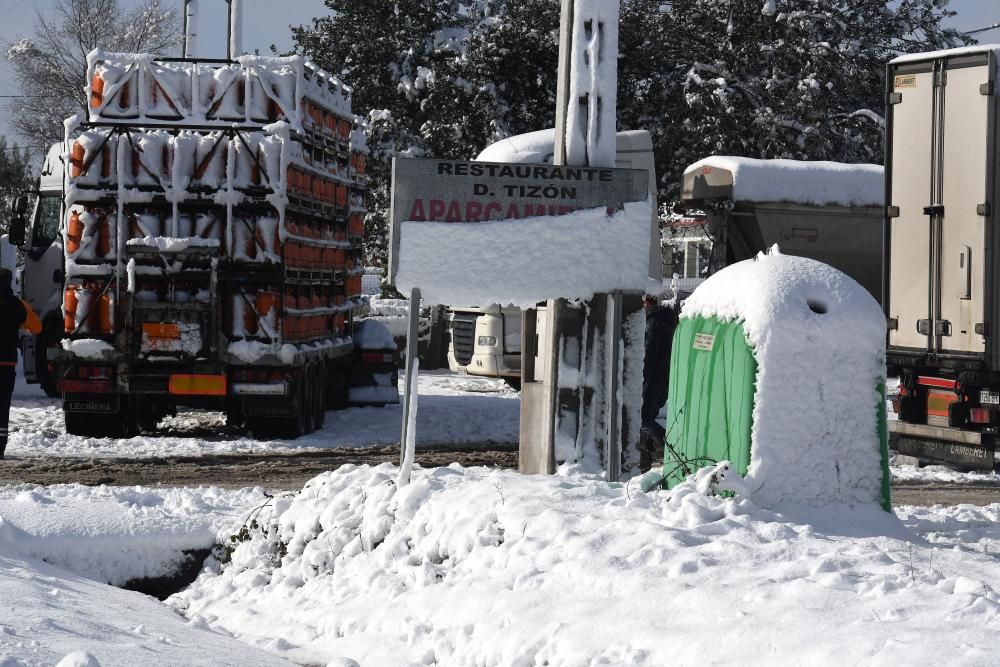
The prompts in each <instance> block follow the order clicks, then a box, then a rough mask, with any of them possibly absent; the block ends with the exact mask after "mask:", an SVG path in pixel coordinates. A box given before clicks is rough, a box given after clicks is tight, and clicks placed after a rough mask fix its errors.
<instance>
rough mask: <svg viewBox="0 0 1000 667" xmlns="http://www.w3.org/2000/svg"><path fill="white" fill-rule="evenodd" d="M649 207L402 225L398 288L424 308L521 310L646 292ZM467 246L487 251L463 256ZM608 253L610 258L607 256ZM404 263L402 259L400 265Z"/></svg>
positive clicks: (633, 205)
mask: <svg viewBox="0 0 1000 667" xmlns="http://www.w3.org/2000/svg"><path fill="white" fill-rule="evenodd" d="M650 207H651V203H650V202H649V201H648V200H647V201H644V202H635V203H626V204H625V207H624V209H623V210H621V211H618V212H616V213H614V214H613V215H611V216H609V215H608V214H607V212H606V211H605V210H604V209H588V210H583V211H575V212H573V213H570V214H567V215H560V216H540V217H532V218H522V219H519V220H498V221H491V222H479V223H465V224H456V223H447V222H403V223H402V225H401V226H400V250H399V257H400V264H399V271H398V274H397V276H396V287H397V288H398V289H399V290H400V291H401V292H403V293H404V294H408V293H409V292H410V290H411V289H412V288H414V287H419V288H421V297H422V298H423V299H424V301H425V302H426V303H429V304H435V303H436V304H446V305H448V304H450V305H462V306H471V305H478V306H488V305H490V304H494V303H497V302H498V301H502V302H503V303H504V304H505V305H506V304H512V305H515V306H521V307H524V308H528V307H532V306H534V304H536V303H538V302H539V301H544V300H546V299H549V298H554V297H556V296H560V297H564V298H580V299H588V298H590V297H592V296H593V295H594V293H596V292H607V291H611V290H616V289H623V290H640V291H641V290H644V289H645V288H646V284H647V280H648V277H647V273H648V269H649V220H650V216H651V215H652V212H651V208H650ZM469 248H480V249H486V248H488V249H489V252H466V249H469ZM612 249H613V252H612ZM404 258H405V261H403V259H404Z"/></svg>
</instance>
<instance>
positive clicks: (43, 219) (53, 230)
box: [31, 195, 62, 248]
mask: <svg viewBox="0 0 1000 667" xmlns="http://www.w3.org/2000/svg"><path fill="white" fill-rule="evenodd" d="M61 207H62V197H59V196H58V195H56V196H51V195H50V196H46V195H42V196H40V197H39V198H38V209H37V216H36V218H35V224H34V226H33V228H32V232H31V246H32V247H33V248H48V247H49V246H50V245H52V242H53V241H55V240H56V235H57V234H58V233H59V211H60V208H61Z"/></svg>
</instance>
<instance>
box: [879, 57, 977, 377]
mask: <svg viewBox="0 0 1000 667" xmlns="http://www.w3.org/2000/svg"><path fill="white" fill-rule="evenodd" d="M994 70H995V65H994V56H993V53H992V52H983V53H978V54H972V55H963V56H952V57H942V58H937V59H934V60H929V61H926V62H917V63H904V64H899V65H895V66H892V67H890V70H889V81H888V83H889V89H890V100H889V102H890V105H889V129H890V139H889V145H888V152H889V160H890V162H889V165H888V169H887V172H886V176H887V187H888V189H889V192H888V200H887V204H889V206H890V208H889V210H890V215H889V218H888V234H889V243H888V248H887V253H888V299H887V303H886V304H885V305H886V308H887V315H888V317H889V318H890V331H889V345H890V347H892V348H895V349H897V350H905V351H909V352H923V353H929V354H931V355H935V356H940V357H943V358H967V359H975V358H982V357H983V356H984V353H985V351H986V344H985V341H986V338H985V332H986V322H987V321H988V320H989V319H990V318H989V314H988V313H987V309H986V304H987V299H988V295H987V294H986V290H987V287H988V284H987V281H986V275H987V270H988V269H989V268H990V267H989V266H988V264H990V261H989V258H988V256H987V250H988V243H987V234H988V233H990V232H991V230H990V229H989V227H988V222H989V219H988V213H989V201H990V198H991V193H992V191H993V185H992V180H993V170H992V168H991V166H990V164H989V156H990V155H991V154H992V150H991V148H990V146H992V143H993V123H992V118H993V116H994V104H993V100H994V97H993V96H992V94H991V93H992V90H993V78H994V76H993V73H994ZM990 287H992V286H990Z"/></svg>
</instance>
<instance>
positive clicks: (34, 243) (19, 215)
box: [10, 143, 65, 396]
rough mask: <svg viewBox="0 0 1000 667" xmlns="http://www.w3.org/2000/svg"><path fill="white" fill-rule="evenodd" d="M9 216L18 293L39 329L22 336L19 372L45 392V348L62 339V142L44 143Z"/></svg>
mask: <svg viewBox="0 0 1000 667" xmlns="http://www.w3.org/2000/svg"><path fill="white" fill-rule="evenodd" d="M13 208H14V210H13V211H12V215H11V230H10V241H11V243H13V244H14V245H16V246H19V247H20V248H21V250H22V251H23V259H24V265H23V267H22V268H21V272H20V284H21V296H22V297H23V298H24V299H25V300H26V301H27V302H28V303H29V304H30V305H31V307H32V309H33V310H34V311H35V313H36V314H37V315H38V317H39V319H40V320H41V321H42V332H41V333H40V334H38V335H37V336H31V335H25V336H24V337H23V338H22V347H21V351H22V355H23V362H24V376H25V379H26V380H27V381H28V382H32V383H40V384H41V385H42V388H43V389H44V390H45V392H46V393H47V394H49V395H50V396H54V395H55V384H54V382H53V379H52V376H51V373H50V371H49V368H48V360H47V349H48V348H49V347H50V346H52V345H57V344H58V342H59V340H60V339H61V338H62V330H63V318H62V284H63V272H64V270H65V266H64V260H63V239H62V233H61V232H62V220H63V145H62V144H61V143H58V144H54V145H53V146H52V147H51V148H49V151H48V153H47V154H46V156H45V162H44V163H43V164H42V171H41V173H40V175H39V178H38V188H37V190H36V191H35V192H34V193H32V194H31V196H24V197H18V198H17V200H16V201H15V203H14V207H13Z"/></svg>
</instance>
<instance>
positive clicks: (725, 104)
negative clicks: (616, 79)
mask: <svg viewBox="0 0 1000 667" xmlns="http://www.w3.org/2000/svg"><path fill="white" fill-rule="evenodd" d="M627 4H628V3H627ZM635 4H640V5H645V6H646V8H647V11H648V12H649V14H650V15H652V14H653V13H654V12H653V7H654V6H657V5H659V7H658V12H657V13H658V15H659V20H658V21H657V22H656V24H657V25H654V26H652V27H651V29H650V31H651V32H652V31H654V30H655V31H656V34H658V35H661V36H662V37H663V39H664V40H666V41H664V43H663V44H662V48H663V49H664V50H665V52H666V53H667V54H668V56H667V57H666V58H665V59H664V62H663V64H662V67H663V70H662V71H663V72H664V74H665V75H666V76H668V77H670V79H671V80H672V82H673V84H674V89H673V94H672V95H668V99H667V100H665V101H666V104H665V105H664V107H663V111H664V119H665V123H664V124H663V126H662V127H661V132H660V142H661V143H660V154H659V156H658V157H659V158H660V159H661V160H663V158H665V157H667V158H669V159H668V160H667V161H665V162H661V164H662V165H663V168H662V171H661V174H662V176H663V177H664V179H665V182H664V185H665V186H667V187H666V190H667V192H668V193H670V194H675V193H676V191H677V186H678V185H679V179H680V172H681V171H682V170H683V168H684V167H685V166H686V165H687V164H690V163H691V162H694V161H696V160H698V159H701V158H702V157H705V156H707V155H711V154H731V155H740V156H746V157H759V158H793V159H810V160H820V159H822V160H838V161H843V162H875V163H881V161H882V129H883V128H882V124H883V123H882V108H883V105H884V102H883V100H884V78H885V65H886V63H887V62H888V61H889V60H891V59H892V58H893V57H895V56H897V55H899V54H901V53H909V52H915V51H927V50H933V49H938V48H948V47H952V46H960V45H963V44H965V43H967V38H966V37H965V36H964V35H962V34H961V33H958V32H956V31H954V30H950V29H946V28H945V27H944V26H943V25H942V21H943V20H944V19H945V18H946V17H948V16H950V15H952V14H953V12H949V11H947V10H946V9H945V6H946V5H947V0H898V1H894V0H889V1H887V0H675V1H674V2H668V3H666V4H664V3H663V2H658V1H647V0H640V1H639V2H636V3H635Z"/></svg>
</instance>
